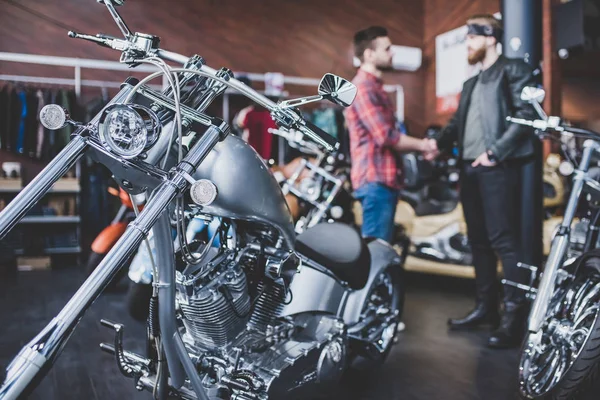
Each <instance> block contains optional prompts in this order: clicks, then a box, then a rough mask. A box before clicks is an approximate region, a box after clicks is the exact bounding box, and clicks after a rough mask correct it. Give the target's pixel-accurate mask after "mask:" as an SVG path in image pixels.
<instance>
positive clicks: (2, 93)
mask: <svg viewBox="0 0 600 400" xmlns="http://www.w3.org/2000/svg"><path fill="white" fill-rule="evenodd" d="M7 118H8V89H7V86H3V87H2V89H1V90H0V149H5V148H6V145H7V141H8V131H6V129H5V125H4V124H5V121H6V119H7Z"/></svg>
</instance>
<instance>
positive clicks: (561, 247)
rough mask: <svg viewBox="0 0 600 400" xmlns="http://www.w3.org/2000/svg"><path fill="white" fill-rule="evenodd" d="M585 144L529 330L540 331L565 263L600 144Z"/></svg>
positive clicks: (532, 312)
mask: <svg viewBox="0 0 600 400" xmlns="http://www.w3.org/2000/svg"><path fill="white" fill-rule="evenodd" d="M584 146H585V149H584V151H583V157H582V159H581V163H580V164H579V168H578V169H577V171H576V172H575V177H574V178H573V188H572V190H571V195H570V196H569V202H568V203H567V208H566V210H565V214H564V217H563V220H562V222H561V224H560V229H559V231H558V233H557V237H556V238H555V239H554V240H553V243H552V248H551V249H550V254H549V255H548V260H547V262H546V266H545V267H544V272H543V276H542V280H541V281H540V286H539V289H538V291H537V293H536V296H535V300H534V302H533V304H532V306H531V313H530V316H529V322H528V329H529V331H530V332H537V331H539V330H540V328H541V327H542V324H543V322H544V319H545V317H546V312H547V310H548V304H549V303H550V299H551V298H552V295H553V294H554V286H555V282H556V277H557V274H558V270H559V269H560V268H561V266H562V263H563V261H564V258H565V254H566V252H567V249H568V245H569V234H570V232H569V230H570V228H571V223H572V222H573V218H574V217H575V212H576V211H577V205H578V203H579V198H580V196H581V191H582V190H583V185H585V179H586V177H587V175H588V168H589V165H590V161H591V157H592V154H593V153H594V151H597V150H598V149H600V145H599V144H598V143H596V142H593V141H591V140H588V141H586V142H585V145H584Z"/></svg>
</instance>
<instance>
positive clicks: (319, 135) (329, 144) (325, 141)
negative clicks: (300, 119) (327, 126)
mask: <svg viewBox="0 0 600 400" xmlns="http://www.w3.org/2000/svg"><path fill="white" fill-rule="evenodd" d="M304 122H305V124H306V126H305V127H302V128H303V129H300V130H301V131H303V133H304V134H306V135H307V136H309V137H311V138H312V139H313V140H315V141H316V142H317V143H318V144H319V145H321V146H323V147H325V150H327V151H330V152H331V151H335V150H338V149H339V148H340V143H339V142H338V141H337V139H336V138H334V137H333V136H331V135H330V134H329V133H327V132H325V131H324V130H323V129H321V128H319V127H318V126H316V125H315V124H313V123H312V122H310V121H304ZM307 131H308V132H307ZM315 136H316V138H315ZM319 139H320V140H319Z"/></svg>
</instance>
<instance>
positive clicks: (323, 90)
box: [279, 73, 357, 109]
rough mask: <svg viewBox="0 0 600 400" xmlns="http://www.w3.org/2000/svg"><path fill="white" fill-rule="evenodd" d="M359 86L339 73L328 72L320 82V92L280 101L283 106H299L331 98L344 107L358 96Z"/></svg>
mask: <svg viewBox="0 0 600 400" xmlns="http://www.w3.org/2000/svg"><path fill="white" fill-rule="evenodd" d="M356 92H357V88H356V86H355V85H354V84H353V83H352V82H349V81H347V80H346V79H344V78H341V77H339V76H337V75H334V74H330V73H327V74H325V75H323V78H321V82H320V83H319V92H318V93H319V94H318V95H315V96H308V97H301V98H299V99H291V100H285V101H282V102H280V103H279V106H280V107H281V108H284V109H285V108H292V107H298V106H301V105H304V104H308V103H314V102H315V101H321V100H329V101H331V102H333V103H335V104H338V105H340V106H343V107H348V106H349V105H351V104H352V102H353V101H354V98H355V97H356Z"/></svg>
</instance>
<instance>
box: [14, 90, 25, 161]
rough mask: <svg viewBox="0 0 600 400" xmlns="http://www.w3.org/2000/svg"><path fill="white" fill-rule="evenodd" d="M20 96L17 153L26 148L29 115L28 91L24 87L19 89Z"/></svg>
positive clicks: (21, 152)
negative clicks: (26, 125)
mask: <svg viewBox="0 0 600 400" xmlns="http://www.w3.org/2000/svg"><path fill="white" fill-rule="evenodd" d="M17 95H18V96H19V102H20V103H19V107H20V110H21V112H20V114H19V131H18V134H17V143H16V146H15V149H16V151H17V153H20V154H23V152H24V148H25V119H26V117H27V93H25V90H24V89H21V90H19V92H18V93H17Z"/></svg>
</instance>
